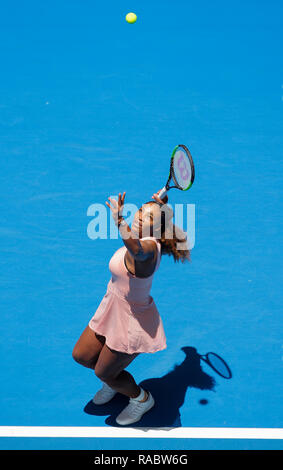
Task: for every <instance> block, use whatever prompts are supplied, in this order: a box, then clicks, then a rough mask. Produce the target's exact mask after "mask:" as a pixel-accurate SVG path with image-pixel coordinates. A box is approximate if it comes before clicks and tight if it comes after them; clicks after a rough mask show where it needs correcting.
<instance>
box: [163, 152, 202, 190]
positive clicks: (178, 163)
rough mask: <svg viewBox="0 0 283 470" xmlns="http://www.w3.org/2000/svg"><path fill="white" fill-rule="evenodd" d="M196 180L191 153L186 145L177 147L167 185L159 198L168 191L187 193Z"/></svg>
mask: <svg viewBox="0 0 283 470" xmlns="http://www.w3.org/2000/svg"><path fill="white" fill-rule="evenodd" d="M194 179H195V167H194V162H193V159H192V156H191V154H190V151H189V149H188V148H187V147H186V146H185V145H177V146H176V147H175V148H174V150H173V153H172V156H171V161H170V172H169V176H168V180H167V183H166V185H165V186H164V188H162V189H161V191H160V193H159V194H158V196H159V197H160V198H162V197H164V196H165V194H166V193H167V191H169V189H172V188H177V189H181V190H182V191H187V190H188V189H190V187H191V186H192V184H193V182H194ZM171 181H173V183H174V185H173V186H170V182H171Z"/></svg>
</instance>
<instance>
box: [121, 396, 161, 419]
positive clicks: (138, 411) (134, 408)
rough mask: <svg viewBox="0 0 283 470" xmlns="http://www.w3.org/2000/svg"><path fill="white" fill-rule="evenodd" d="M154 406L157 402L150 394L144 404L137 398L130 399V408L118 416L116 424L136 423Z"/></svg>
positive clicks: (127, 407)
mask: <svg viewBox="0 0 283 470" xmlns="http://www.w3.org/2000/svg"><path fill="white" fill-rule="evenodd" d="M154 404H155V401H154V398H153V396H152V395H151V393H150V392H148V398H147V400H146V401H144V402H140V401H139V400H138V399H137V398H130V402H129V404H128V406H126V408H124V410H123V411H122V412H121V413H120V414H119V415H118V416H117V418H116V422H117V423H118V424H121V425H126V424H132V423H136V422H137V421H139V420H140V419H141V417H142V416H143V415H144V414H145V413H146V412H147V411H149V410H150V409H151V408H152V407H153V406H154Z"/></svg>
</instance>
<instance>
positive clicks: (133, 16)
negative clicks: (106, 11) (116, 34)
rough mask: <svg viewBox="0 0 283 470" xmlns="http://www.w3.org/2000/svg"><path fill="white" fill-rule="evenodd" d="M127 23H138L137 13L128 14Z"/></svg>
mask: <svg viewBox="0 0 283 470" xmlns="http://www.w3.org/2000/svg"><path fill="white" fill-rule="evenodd" d="M126 21H127V22H128V23H131V24H133V23H135V22H136V21H137V15H136V14H135V13H128V14H127V15H126Z"/></svg>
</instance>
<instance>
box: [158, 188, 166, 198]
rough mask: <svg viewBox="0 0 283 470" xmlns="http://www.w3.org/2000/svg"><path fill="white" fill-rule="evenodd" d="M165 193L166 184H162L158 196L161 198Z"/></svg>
mask: <svg viewBox="0 0 283 470" xmlns="http://www.w3.org/2000/svg"><path fill="white" fill-rule="evenodd" d="M166 194H167V189H166V186H164V188H162V189H161V191H160V193H159V194H158V196H159V197H160V198H161V199H162V198H163V197H164V196H165V195H166Z"/></svg>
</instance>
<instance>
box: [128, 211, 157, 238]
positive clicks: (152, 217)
mask: <svg viewBox="0 0 283 470" xmlns="http://www.w3.org/2000/svg"><path fill="white" fill-rule="evenodd" d="M159 227H160V209H159V206H158V205H157V204H144V205H143V206H142V207H141V208H140V209H139V210H138V211H137V212H136V213H135V216H134V220H133V223H132V230H133V231H134V232H135V233H136V234H138V236H139V238H142V237H151V236H153V235H154V234H155V232H156V230H158V228H159Z"/></svg>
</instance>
